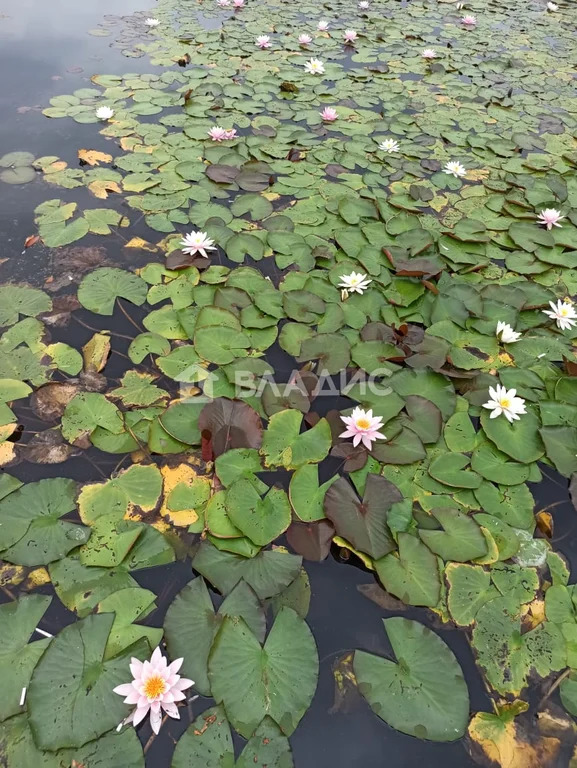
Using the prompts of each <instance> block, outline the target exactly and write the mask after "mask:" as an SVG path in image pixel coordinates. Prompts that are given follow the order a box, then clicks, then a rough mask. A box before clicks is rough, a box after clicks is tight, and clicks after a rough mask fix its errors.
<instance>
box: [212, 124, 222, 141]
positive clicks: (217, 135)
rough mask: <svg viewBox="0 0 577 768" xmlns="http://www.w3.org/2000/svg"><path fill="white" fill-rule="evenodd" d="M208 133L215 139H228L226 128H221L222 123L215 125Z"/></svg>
mask: <svg viewBox="0 0 577 768" xmlns="http://www.w3.org/2000/svg"><path fill="white" fill-rule="evenodd" d="M208 135H209V136H210V138H211V139H212V140H213V141H224V140H225V139H226V128H221V126H220V125H215V126H214V128H211V129H210V131H208Z"/></svg>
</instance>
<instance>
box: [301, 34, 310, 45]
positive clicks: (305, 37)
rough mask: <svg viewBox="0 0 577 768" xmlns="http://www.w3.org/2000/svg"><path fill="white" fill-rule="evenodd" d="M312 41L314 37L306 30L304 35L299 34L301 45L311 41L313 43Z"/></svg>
mask: <svg viewBox="0 0 577 768" xmlns="http://www.w3.org/2000/svg"><path fill="white" fill-rule="evenodd" d="M312 41H313V39H312V37H311V36H310V35H307V33H306V32H303V34H302V35H299V45H308V44H309V43H312Z"/></svg>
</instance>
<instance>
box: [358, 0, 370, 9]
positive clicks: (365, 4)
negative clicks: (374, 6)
mask: <svg viewBox="0 0 577 768" xmlns="http://www.w3.org/2000/svg"><path fill="white" fill-rule="evenodd" d="M369 6H370V3H369V0H361V1H360V3H359V8H360V9H361V11H366V10H368V8H369Z"/></svg>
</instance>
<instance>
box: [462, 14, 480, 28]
mask: <svg viewBox="0 0 577 768" xmlns="http://www.w3.org/2000/svg"><path fill="white" fill-rule="evenodd" d="M476 23H477V17H476V16H473V15H470V16H463V18H462V19H461V24H464V25H465V26H466V27H474V26H475V24H476Z"/></svg>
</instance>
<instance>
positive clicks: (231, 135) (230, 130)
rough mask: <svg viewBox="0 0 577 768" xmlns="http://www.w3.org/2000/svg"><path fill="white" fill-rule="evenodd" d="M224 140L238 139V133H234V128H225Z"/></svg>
mask: <svg viewBox="0 0 577 768" xmlns="http://www.w3.org/2000/svg"><path fill="white" fill-rule="evenodd" d="M225 134H226V135H225V137H224V139H225V141H230V140H231V139H238V135H237V133H236V128H227V129H226V130H225Z"/></svg>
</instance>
